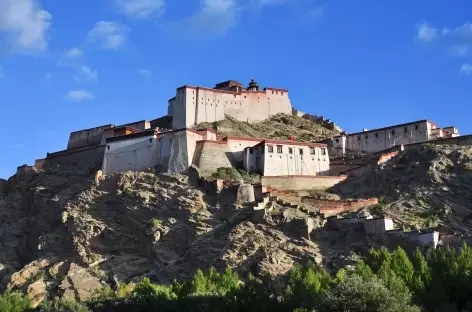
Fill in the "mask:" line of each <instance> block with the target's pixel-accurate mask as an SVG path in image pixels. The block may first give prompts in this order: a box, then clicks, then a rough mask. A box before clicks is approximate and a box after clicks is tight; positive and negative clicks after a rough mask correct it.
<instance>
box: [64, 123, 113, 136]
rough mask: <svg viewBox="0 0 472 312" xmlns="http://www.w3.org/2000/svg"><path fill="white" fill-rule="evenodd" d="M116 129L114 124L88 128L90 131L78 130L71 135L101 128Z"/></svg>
mask: <svg viewBox="0 0 472 312" xmlns="http://www.w3.org/2000/svg"><path fill="white" fill-rule="evenodd" d="M106 127H108V128H114V127H115V125H114V124H108V125H103V126H98V127H92V128H88V129H82V130H77V131H73V132H71V133H70V134H72V133H77V132H82V131H88V130H93V129H99V128H106Z"/></svg>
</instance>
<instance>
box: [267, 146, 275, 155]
mask: <svg viewBox="0 0 472 312" xmlns="http://www.w3.org/2000/svg"><path fill="white" fill-rule="evenodd" d="M267 151H268V152H269V153H273V152H274V147H273V146H272V145H267Z"/></svg>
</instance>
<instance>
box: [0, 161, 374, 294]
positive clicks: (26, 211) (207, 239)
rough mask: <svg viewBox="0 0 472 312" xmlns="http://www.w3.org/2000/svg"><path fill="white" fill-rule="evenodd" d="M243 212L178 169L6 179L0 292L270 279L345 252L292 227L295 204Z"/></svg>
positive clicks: (342, 241)
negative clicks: (219, 277) (210, 272)
mask: <svg viewBox="0 0 472 312" xmlns="http://www.w3.org/2000/svg"><path fill="white" fill-rule="evenodd" d="M251 216H252V210H251V207H248V206H246V205H245V204H238V203H237V202H236V196H235V195H234V194H232V193H231V192H230V193H225V192H223V193H222V194H220V195H215V194H213V195H211V194H207V193H205V192H204V191H203V190H201V189H198V188H197V187H194V186H192V185H191V184H190V183H189V182H188V177H187V176H184V175H168V174H156V173H153V172H146V173H145V172H141V173H124V174H119V175H115V176H111V177H107V179H105V180H103V181H101V182H100V183H99V185H96V184H95V182H94V179H93V176H92V175H90V174H88V173H87V172H81V171H80V170H74V171H68V170H64V169H63V170H60V169H58V168H56V169H52V170H49V171H35V172H31V173H29V174H27V175H19V176H14V177H12V178H11V179H10V180H9V181H8V182H7V183H6V185H5V187H4V190H3V193H2V194H1V195H0V291H2V290H6V289H8V290H17V291H22V292H25V293H27V294H28V296H29V297H30V298H32V299H33V300H34V301H35V302H40V301H41V300H43V299H44V298H46V297H53V296H65V297H70V298H75V299H80V300H83V299H87V298H89V297H90V296H91V295H93V293H94V292H95V290H96V289H98V288H100V287H102V286H103V285H105V284H109V285H112V286H114V285H116V284H119V283H121V282H123V281H130V280H140V279H142V278H143V277H145V276H147V277H150V278H151V279H152V280H154V281H156V282H159V283H162V284H168V283H171V282H172V280H173V279H177V280H185V279H188V278H189V277H191V276H192V275H193V274H194V272H195V270H196V269H197V268H201V269H205V268H209V267H210V266H214V267H216V268H217V269H223V268H224V267H225V266H226V265H230V266H231V267H233V268H234V269H236V270H237V271H238V272H239V273H240V274H241V276H247V274H248V273H249V272H251V273H253V274H256V275H257V274H263V273H268V274H270V275H272V276H273V277H274V278H275V279H277V278H279V277H281V276H283V274H285V273H286V272H287V271H288V270H289V269H290V268H291V266H292V265H293V263H295V262H305V261H316V262H318V263H322V262H323V263H324V264H325V265H326V266H331V265H334V264H333V263H334V262H336V261H338V262H339V260H338V256H339V255H340V254H343V255H344V257H345V258H346V259H351V258H352V255H351V254H350V250H349V248H348V245H349V244H350V243H349V241H351V240H352V239H353V237H355V235H349V234H346V233H345V234H342V233H336V234H334V235H336V237H338V239H335V240H334V242H333V243H330V244H329V246H328V245H327V244H326V242H327V240H325V239H320V241H319V242H318V241H317V239H316V235H315V236H313V237H315V238H314V239H313V238H312V241H309V240H307V239H306V237H303V236H301V235H300V231H299V230H298V225H303V224H304V220H305V219H306V218H307V217H308V215H306V214H304V213H302V212H300V211H297V210H296V209H288V208H287V209H280V210H279V211H278V212H277V211H275V212H273V213H272V216H271V217H270V218H269V219H268V220H267V222H263V223H261V224H256V223H254V222H252V220H251ZM297 220H300V222H298V221H297ZM312 222H314V224H315V225H316V226H315V228H316V227H319V226H321V225H322V221H320V220H318V221H316V220H314V221H312ZM302 233H303V232H302ZM305 233H306V232H305ZM323 235H326V234H323ZM320 237H321V236H320ZM358 239H359V240H360V241H361V242H362V243H361V245H363V246H365V248H367V244H366V243H365V241H364V238H362V237H358ZM336 246H337V247H336Z"/></svg>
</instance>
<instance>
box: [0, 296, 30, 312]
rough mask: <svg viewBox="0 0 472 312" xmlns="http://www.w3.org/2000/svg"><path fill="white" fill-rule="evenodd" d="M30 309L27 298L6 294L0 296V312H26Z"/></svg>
mask: <svg viewBox="0 0 472 312" xmlns="http://www.w3.org/2000/svg"><path fill="white" fill-rule="evenodd" d="M30 307H31V302H30V301H29V300H28V298H26V297H23V296H22V295H20V294H18V293H6V294H4V295H2V296H0V311H1V312H23V311H27V310H28V309H29V308H30Z"/></svg>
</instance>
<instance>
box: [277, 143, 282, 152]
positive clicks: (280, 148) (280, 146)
mask: <svg viewBox="0 0 472 312" xmlns="http://www.w3.org/2000/svg"><path fill="white" fill-rule="evenodd" d="M277 153H278V154H282V145H277Z"/></svg>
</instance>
